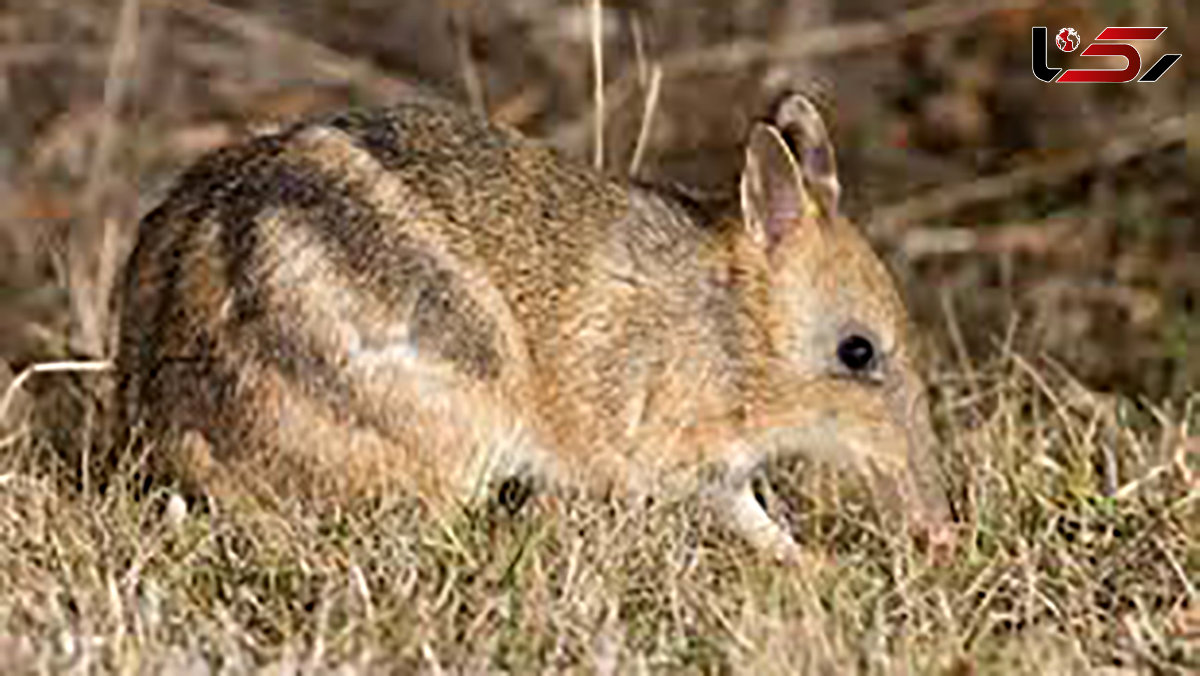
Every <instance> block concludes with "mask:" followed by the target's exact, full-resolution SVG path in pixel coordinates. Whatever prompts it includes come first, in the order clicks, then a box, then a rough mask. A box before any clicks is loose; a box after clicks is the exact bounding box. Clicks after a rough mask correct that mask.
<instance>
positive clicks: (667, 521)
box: [0, 355, 1200, 674]
mask: <svg viewBox="0 0 1200 676" xmlns="http://www.w3.org/2000/svg"><path fill="white" fill-rule="evenodd" d="M972 373H973V376H972V377H971V378H966V377H964V376H962V375H961V374H953V373H951V374H948V375H946V376H944V377H943V378H941V380H940V382H939V384H938V386H937V387H938V393H939V395H940V399H939V404H938V407H937V410H938V418H939V423H940V425H941V427H942V429H943V437H944V438H945V440H946V444H945V449H944V454H943V465H944V468H945V470H946V472H947V475H948V477H949V483H950V484H951V485H952V486H953V494H954V495H955V501H956V507H957V508H958V510H959V511H960V513H961V515H962V516H963V518H964V521H965V524H964V538H963V545H962V546H961V547H960V548H959V550H958V551H957V552H956V554H955V556H954V558H953V560H952V561H949V562H943V563H941V564H940V565H939V564H937V563H935V562H931V561H929V560H927V559H926V557H925V556H924V555H923V554H922V553H921V552H920V551H918V550H915V549H914V548H913V547H912V546H911V545H910V543H909V542H908V541H907V539H906V538H903V537H898V536H895V535H893V534H891V531H890V530H889V529H888V528H887V527H886V525H885V524H883V523H882V522H881V521H880V519H879V518H878V517H877V516H876V515H875V514H874V513H873V511H872V509H871V507H870V503H869V501H865V500H862V499H860V496H859V495H858V494H857V493H856V492H855V488H854V486H853V483H852V482H835V481H831V478H833V477H831V476H830V474H829V473H828V472H827V471H825V470H823V469H822V468H816V467H804V466H791V467H778V468H774V471H773V472H772V476H771V479H772V483H773V486H774V489H775V494H776V495H778V496H779V497H780V500H781V502H782V503H783V504H784V505H786V510H785V511H786V512H787V513H788V516H789V518H790V521H791V525H792V528H793V529H794V531H795V532H796V533H797V535H798V536H799V537H801V538H802V539H803V541H804V542H805V543H806V546H807V547H808V548H809V549H810V550H811V551H812V552H813V553H814V554H816V556H815V557H814V560H815V561H817V563H816V564H815V565H813V566H812V567H810V568H806V569H787V568H780V567H778V566H776V565H773V564H770V563H767V562H764V561H762V560H760V559H756V558H755V557H754V555H753V554H752V553H751V552H749V551H748V550H747V549H745V548H744V547H743V546H742V545H741V544H740V543H739V542H737V541H736V539H734V538H732V537H730V536H729V535H727V534H726V533H725V532H723V531H722V530H721V529H720V528H719V527H718V526H717V525H716V524H714V523H711V515H710V514H708V513H706V511H705V510H704V509H702V508H701V507H699V506H698V505H697V504H696V503H695V502H693V501H683V502H676V503H658V504H651V505H628V504H621V503H619V502H615V501H610V500H603V499H600V498H594V497H593V498H589V497H584V496H570V495H546V496H540V497H538V498H537V499H535V500H534V501H532V502H531V503H530V504H528V505H526V507H525V508H524V509H523V510H522V511H521V512H520V513H518V514H516V515H509V514H506V513H498V512H488V511H486V510H476V511H466V512H464V513H463V514H462V515H461V517H460V518H458V519H456V520H455V521H453V522H449V523H439V522H436V521H431V520H428V519H426V518H423V516H422V514H421V512H420V509H419V507H417V506H415V505H414V504H412V501H411V500H410V499H408V498H406V497H405V496H395V497H394V499H392V500H388V501H380V502H376V503H372V504H364V505H358V506H356V507H354V508H353V509H351V510H349V511H340V512H333V513H330V512H314V511H313V510H311V509H307V508H306V507H305V506H304V505H301V504H279V505H274V506H270V507H267V506H263V505H238V504H207V505H206V504H202V503H197V504H194V505H192V506H191V508H190V509H189V510H187V511H186V512H185V511H183V510H181V509H180V508H181V506H182V501H181V500H180V499H179V498H177V497H175V498H172V497H171V493H170V492H169V491H167V490H163V491H160V492H158V493H154V494H152V495H149V496H142V497H140V498H139V497H137V496H136V495H135V492H134V491H133V490H131V489H130V487H129V485H128V484H126V483H123V482H120V481H118V482H116V483H114V484H113V485H112V486H110V487H109V489H108V490H107V491H104V492H99V491H97V490H95V489H88V490H86V491H81V490H79V489H78V488H73V487H72V485H73V484H74V480H75V472H74V470H73V468H72V467H70V466H68V465H67V464H64V463H63V462H62V461H61V456H60V455H58V454H55V453H52V452H50V451H49V450H48V449H47V448H46V447H45V443H44V442H40V441H39V439H40V434H39V431H38V429H37V428H36V426H35V427H34V428H33V429H32V430H31V433H30V434H28V435H25V436H22V437H20V439H19V441H18V442H16V445H15V446H14V447H12V448H9V449H7V451H6V452H5V453H4V454H3V456H0V541H2V542H3V543H4V546H3V547H2V548H0V589H2V590H4V591H3V592H2V593H0V637H2V638H0V655H2V656H3V657H0V671H4V672H13V673H20V672H29V673H34V672H59V671H80V672H88V671H104V672H110V671H111V672H121V673H134V672H146V671H149V672H163V671H166V672H187V673H207V672H208V671H209V670H220V671H224V672H229V673H244V672H250V671H259V670H265V671H268V672H275V673H285V672H287V673H292V672H296V671H297V670H299V671H304V672H308V673H322V672H326V671H338V670H342V671H349V672H359V671H365V672H377V671H385V672H392V671H397V672H412V671H426V672H430V673H442V672H449V671H467V672H479V671H495V670H503V671H513V672H520V673H527V672H534V671H546V670H552V671H559V670H568V671H584V672H596V673H615V672H621V673H625V672H640V671H677V670H685V671H703V672H736V673H846V672H850V671H860V672H865V673H881V674H887V673H952V674H969V673H1094V670H1095V669H1097V668H1100V667H1104V668H1108V669H1110V670H1114V669H1115V670H1116V671H1115V672H1111V671H1110V673H1117V672H1122V671H1125V670H1128V671H1130V672H1146V671H1148V672H1155V673H1184V672H1185V671H1187V670H1188V669H1195V668H1198V667H1200V650H1198V643H1200V633H1198V632H1200V615H1198V612H1200V611H1198V606H1197V603H1198V599H1197V598H1196V585H1197V579H1198V573H1200V550H1197V548H1196V547H1195V545H1194V543H1195V542H1196V539H1197V537H1198V536H1200V532H1198V531H1200V519H1198V518H1197V495H1198V494H1200V484H1198V483H1197V480H1196V474H1195V472H1196V471H1197V469H1198V468H1197V466H1196V464H1197V463H1196V457H1195V453H1194V445H1195V440H1194V439H1193V440H1192V441H1191V444H1192V445H1193V446H1192V448H1193V453H1192V455H1191V457H1189V456H1188V454H1187V449H1188V446H1187V445H1186V444H1187V443H1188V442H1187V441H1186V436H1185V434H1184V433H1186V432H1189V431H1190V432H1192V433H1193V434H1194V432H1195V429H1196V424H1197V411H1196V410H1194V409H1190V408H1189V409H1188V410H1186V411H1182V412H1176V413H1175V414H1174V415H1172V413H1171V412H1170V411H1166V410H1157V409H1154V408H1153V407H1148V406H1144V405H1139V404H1138V403H1137V402H1132V401H1126V400H1121V399H1117V398H1111V397H1104V396H1101V395H1097V394H1094V393H1091V392H1088V391H1086V390H1084V389H1083V388H1082V387H1081V386H1080V385H1078V383H1076V382H1074V381H1073V380H1072V379H1070V378H1069V377H1068V376H1066V375H1064V374H1063V373H1061V371H1059V370H1058V369H1056V368H1055V367H1053V365H1037V366H1034V365H1030V364H1029V363H1028V362H1026V361H1025V360H1023V359H1021V358H1020V357H1018V356H1015V355H1010V356H1008V357H1006V358H1004V359H1001V360H998V361H997V363H995V364H992V365H990V366H989V367H987V368H973V369H972ZM1196 401H1200V398H1193V399H1192V405H1193V406H1194V404H1195V402H1196ZM1113 463H1115V465H1114V464H1113ZM135 465H136V461H134V460H131V461H130V463H129V466H128V468H127V469H126V470H125V471H124V473H123V474H122V475H123V476H126V477H132V475H133V471H134V469H135ZM1106 477H1108V478H1107V479H1106ZM1114 479H1115V483H1114V482H1113V480H1114ZM1106 483H1112V485H1110V486H1108V489H1107V490H1106V488H1105V484H1106Z"/></svg>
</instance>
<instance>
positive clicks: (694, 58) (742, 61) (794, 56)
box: [552, 0, 1043, 148]
mask: <svg viewBox="0 0 1200 676" xmlns="http://www.w3.org/2000/svg"><path fill="white" fill-rule="evenodd" d="M1041 4H1043V0H991V1H990V2H978V3H973V4H967V3H962V2H956V1H955V0H949V1H947V2H939V3H937V4H934V5H929V6H926V7H922V8H919V9H914V10H909V11H906V12H899V13H898V14H896V15H894V16H892V17H890V18H887V19H882V20H878V21H863V22H859V23H853V24H843V25H840V26H830V27H826V28H818V29H815V30H812V31H807V32H805V33H801V34H799V35H796V36H795V37H794V38H793V39H789V40H787V41H786V42H783V43H778V44H772V43H768V42H764V41H762V40H760V39H757V38H753V39H743V40H734V41H731V42H726V43H724V44H719V45H715V46H712V47H705V48H702V49H698V50H693V51H688V52H681V53H678V54H675V55H673V56H670V57H668V58H665V59H664V60H663V61H662V64H661V65H662V69H663V76H664V77H667V78H673V79H679V78H683V77H686V76H690V75H698V74H703V73H710V72H730V71H741V70H745V69H747V68H749V67H751V66H754V65H756V64H758V63H762V62H765V61H795V60H801V59H810V58H814V57H818V56H831V55H833V54H844V53H846V52H853V51H858V50H863V49H870V48H872V47H879V46H881V45H887V44H891V43H893V42H895V41H897V40H899V39H902V38H905V37H908V36H912V35H918V34H922V33H928V32H932V31H936V30H941V29H945V28H952V27H954V26H961V25H964V24H968V23H972V22H974V21H977V20H979V19H981V18H983V17H986V16H988V15H990V14H993V13H995V12H999V11H1005V10H1016V9H1023V8H1029V7H1036V6H1039V5H1041ZM638 82H639V75H638V73H637V71H636V69H634V70H633V71H632V72H626V73H624V74H622V75H621V77H619V78H617V79H616V80H615V81H613V82H612V83H610V84H609V85H608V86H607V87H605V88H604V93H603V97H604V98H605V100H607V101H608V102H609V103H610V104H612V105H611V106H610V108H611V109H613V110H615V109H619V108H620V104H621V103H623V102H625V101H628V100H629V99H630V97H632V96H633V95H634V93H635V92H636V91H637V86H638ZM595 117H596V111H595V109H593V110H590V111H587V112H586V113H585V114H584V116H583V117H581V118H580V119H578V120H575V121H573V122H571V123H568V124H565V125H563V126H562V127H561V128H560V129H559V130H558V132H557V133H555V134H554V136H553V137H552V140H553V141H554V143H555V144H556V145H559V146H561V147H572V148H574V147H579V145H580V144H581V143H582V142H583V141H584V139H585V138H586V135H587V133H588V132H589V130H593V129H595V128H596V127H597V126H600V125H602V124H603V122H602V121H601V122H597V121H596V119H595Z"/></svg>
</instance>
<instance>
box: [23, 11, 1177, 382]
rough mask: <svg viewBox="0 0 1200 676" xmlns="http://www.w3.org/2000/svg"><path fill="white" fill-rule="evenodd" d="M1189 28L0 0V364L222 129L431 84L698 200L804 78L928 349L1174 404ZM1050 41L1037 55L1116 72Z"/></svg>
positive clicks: (222, 139) (232, 135) (103, 319)
mask: <svg viewBox="0 0 1200 676" xmlns="http://www.w3.org/2000/svg"><path fill="white" fill-rule="evenodd" d="M1197 23H1198V22H1197V19H1196V14H1195V12H1192V17H1191V18H1190V19H1189V17H1188V12H1187V11H1186V3H1185V0H1137V1H1133V0H1079V1H1075V2H1050V1H1045V2H1038V1H1030V0H1026V1H986V0H985V1H981V2H961V1H951V2H943V1H940V0H923V1H921V2H911V1H892V2H884V1H883V0H843V1H841V2H836V3H835V2H832V0H810V1H798V0H789V1H786V2H785V1H781V0H740V1H739V2H723V1H722V2H717V1H713V0H692V1H690V2H678V1H677V2H666V1H665V0H604V2H602V3H601V2H589V0H505V1H503V2H499V1H488V2H484V1H482V0H476V1H473V2H472V1H470V0H440V1H439V0H390V1H388V0H341V1H334V0H304V1H302V2H297V1H295V0H291V1H287V0H221V1H217V0H0V371H3V370H5V369H6V368H7V369H10V370H12V371H16V370H19V369H21V368H22V367H23V366H25V365H28V364H30V363H33V362H37V361H45V360H53V359H62V358H69V357H74V358H103V357H106V356H108V355H109V344H110V340H111V337H110V335H109V332H108V330H107V326H108V317H107V311H106V308H107V296H108V290H109V289H110V288H111V286H112V284H113V280H114V278H116V277H117V276H119V269H120V265H121V263H122V261H123V259H124V256H125V255H126V254H127V252H128V250H129V248H130V247H131V245H132V239H133V235H134V233H135V229H136V223H137V220H138V218H139V216H140V215H142V214H144V213H145V212H146V211H147V210H148V209H150V208H152V207H153V206H154V205H155V204H156V203H157V202H158V201H159V200H160V199H161V198H162V197H163V195H164V193H165V191H166V190H167V189H168V188H169V187H170V185H171V182H172V180H173V179H174V178H175V177H176V176H177V175H178V174H179V172H180V171H181V170H182V169H183V168H184V167H186V166H187V165H188V164H189V163H190V162H192V161H193V160H195V159H196V158H197V156H199V155H200V154H202V153H205V152H207V151H210V150H212V149H214V148H217V147H219V146H222V145H224V144H227V143H230V142H233V141H235V140H237V139H239V138H242V137H245V136H246V135H249V134H253V133H260V132H263V131H269V130H271V129H274V128H277V127H278V126H279V125H281V124H285V123H287V122H288V121H291V120H295V119H297V118H299V117H302V116H305V115H310V114H316V113H320V112H323V111H328V110H332V109H337V108H343V107H346V106H364V105H380V104H387V103H389V102H393V101H397V100H400V99H403V98H404V97H406V96H413V95H418V94H420V95H427V94H434V95H438V96H443V97H447V98H451V99H454V100H457V101H460V102H462V103H463V104H464V105H467V106H472V107H474V108H476V109H478V110H483V111H486V112H487V113H488V114H489V115H491V116H492V117H493V118H495V119H498V120H501V121H504V122H506V123H508V124H511V125H515V126H516V127H519V128H520V129H522V130H524V131H525V132H527V133H528V134H529V135H531V136H535V137H539V138H544V139H547V140H548V141H549V142H551V143H553V144H555V145H557V146H559V147H561V148H562V149H564V150H565V151H566V152H568V153H570V154H571V155H574V156H577V157H579V158H580V159H581V160H582V161H585V162H593V161H595V159H596V158H597V154H598V151H597V143H596V139H597V134H598V133H599V132H602V137H603V144H602V149H601V151H600V153H599V154H600V155H601V156H602V159H603V163H604V166H605V167H606V168H607V169H608V170H609V171H611V172H614V173H617V174H626V173H633V174H635V175H636V176H637V177H638V178H639V179H645V180H652V181H670V182H679V183H683V184H686V185H688V186H692V187H693V188H694V190H695V191H696V192H697V193H698V194H701V195H703V194H711V195H720V194H723V193H729V192H730V191H732V189H733V188H734V185H735V180H736V176H737V173H738V170H739V168H740V160H741V157H740V151H739V143H740V141H741V139H742V138H743V135H744V134H745V132H746V130H747V128H748V126H749V124H750V123H751V122H752V121H753V120H754V119H755V117H757V116H761V115H762V114H763V113H764V112H765V111H766V107H767V105H768V104H769V102H770V101H771V100H772V98H774V97H775V96H776V95H777V94H778V93H779V92H781V91H783V90H785V89H804V90H808V91H811V92H814V93H815V94H816V95H817V96H818V97H819V98H820V99H821V100H822V101H824V102H825V103H826V104H827V112H828V113H829V116H830V120H831V124H832V126H833V127H834V131H835V135H836V137H837V144H838V149H839V158H838V160H839V169H840V173H841V179H842V185H843V187H844V190H845V194H846V201H845V211H846V212H847V213H848V214H849V215H851V216H852V217H853V218H855V219H856V220H857V221H858V222H859V223H861V224H862V225H863V226H864V227H865V228H867V230H868V232H869V234H870V236H871V237H872V239H873V240H874V241H875V242H876V244H877V245H878V246H879V247H880V248H881V249H882V250H883V251H884V252H885V253H886V254H887V256H888V258H889V259H890V262H891V263H892V267H893V269H894V270H895V271H896V272H897V274H898V275H899V276H900V277H901V279H902V281H903V282H904V286H905V288H906V290H907V292H908V294H909V298H910V301H911V302H912V303H913V305H914V312H915V314H916V317H917V319H918V321H919V322H920V323H921V324H923V325H924V326H926V327H927V328H928V329H929V333H930V335H931V336H933V338H934V341H935V344H936V346H937V347H939V348H940V349H939V350H938V352H939V353H940V354H945V355H955V356H956V358H957V360H959V363H969V361H973V360H978V359H986V358H987V357H988V355H989V354H995V353H996V352H998V351H999V350H1001V349H1003V348H1004V346H1013V347H1015V348H1016V349H1018V350H1020V351H1022V352H1023V353H1025V354H1027V355H1031V356H1032V357H1035V358H1037V359H1045V360H1050V361H1053V362H1057V363H1059V364H1062V365H1063V366H1065V367H1066V368H1067V369H1068V370H1069V371H1070V372H1071V373H1073V374H1074V375H1075V376H1076V377H1077V378H1079V380H1080V381H1081V382H1082V383H1084V384H1085V385H1086V386H1087V387H1088V388H1090V389H1096V390H1102V391H1119V392H1122V393H1125V394H1131V395H1135V396H1140V397H1145V398H1146V399H1149V400H1153V401H1161V400H1164V399H1171V400H1179V399H1182V398H1183V397H1185V396H1186V395H1187V393H1189V392H1191V391H1193V390H1195V389H1196V388H1197V384H1198V383H1200V354H1197V350H1196V349H1194V346H1195V345H1197V344H1198V339H1200V307H1198V304H1200V226H1198V225H1197V223H1196V220H1195V214H1196V213H1197V209H1196V206H1197V204H1196V198H1195V194H1194V190H1193V187H1194V186H1195V185H1196V183H1197V178H1198V169H1197V163H1196V162H1195V158H1194V157H1190V158H1189V157H1188V155H1189V152H1188V151H1186V147H1187V143H1186V139H1187V138H1188V137H1189V136H1190V138H1191V140H1192V142H1193V143H1195V142H1196V140H1197V134H1198V130H1197V125H1198V121H1197V118H1196V116H1195V115H1192V116H1191V120H1190V121H1188V118H1187V117H1186V111H1187V104H1188V99H1187V77H1186V68H1187V64H1188V61H1189V59H1190V58H1194V56H1193V55H1195V54H1197V53H1198V51H1197V45H1196V37H1195V36H1196V35H1198V34H1200V30H1197V29H1198V28H1200V26H1197ZM1033 26H1047V27H1048V29H1049V31H1050V34H1051V36H1053V34H1054V33H1055V32H1057V30H1058V29H1060V28H1061V27H1068V26H1069V27H1074V28H1076V29H1077V30H1078V32H1079V34H1080V36H1081V37H1082V38H1083V41H1084V43H1085V44H1087V43H1088V42H1090V41H1091V40H1092V39H1093V38H1094V36H1095V35H1097V34H1098V33H1099V31H1100V30H1101V29H1102V28H1104V27H1105V26H1167V27H1168V30H1167V31H1166V33H1165V34H1164V35H1163V36H1162V37H1161V38H1160V39H1158V40H1157V41H1154V42H1139V43H1137V47H1138V48H1139V50H1140V53H1141V55H1142V63H1143V71H1144V70H1146V69H1148V68H1149V67H1150V65H1151V64H1152V63H1154V62H1155V61H1156V60H1157V59H1158V57H1159V56H1160V55H1162V54H1164V53H1183V55H1184V57H1183V59H1181V60H1180V61H1179V62H1178V63H1176V65H1175V66H1174V67H1173V68H1172V69H1171V70H1170V71H1168V72H1167V73H1166V74H1165V75H1164V76H1163V77H1162V78H1161V79H1160V80H1159V81H1158V82H1157V83H1154V84H1139V83H1129V84H1081V85H1068V84H1046V83H1043V82H1041V81H1039V80H1037V79H1036V78H1035V77H1034V76H1033V74H1032V72H1031V27H1033ZM597 36H598V37H599V43H598V44H600V45H601V46H602V51H603V54H602V62H603V83H604V87H603V90H602V92H601V95H600V96H598V95H597V92H596V90H595V86H594V85H595V82H596V80H595V70H594V67H593V63H594V61H595V51H594V46H595V45H596V44H597V42H596V40H595V38H596V37H597ZM1079 51H1081V50H1076V52H1075V53H1074V54H1064V53H1062V52H1061V51H1059V50H1058V49H1057V48H1055V47H1054V45H1053V44H1051V45H1050V48H1049V61H1050V65H1051V66H1057V67H1099V68H1120V67H1121V66H1122V65H1123V64H1122V63H1121V59H1119V58H1115V59H1108V58H1095V57H1080V56H1079V54H1078V52H1079ZM601 100H602V104H603V115H601V116H599V119H597V110H599V109H600V108H599V107H598V103H599V102H600V101H601ZM1194 147H1195V146H1193V148H1194ZM5 365H7V366H5Z"/></svg>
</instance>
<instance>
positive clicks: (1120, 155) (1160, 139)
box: [868, 115, 1187, 239]
mask: <svg viewBox="0 0 1200 676" xmlns="http://www.w3.org/2000/svg"><path fill="white" fill-rule="evenodd" d="M1186 123H1187V116H1186V115H1176V116H1174V117H1169V118H1167V119H1165V120H1160V121H1158V122H1156V123H1153V124H1151V125H1148V126H1149V128H1148V129H1147V125H1146V124H1145V122H1144V121H1140V120H1139V119H1129V120H1123V121H1122V122H1121V123H1120V124H1117V125H1113V126H1114V127H1117V128H1125V129H1129V128H1141V129H1142V131H1140V132H1134V133H1131V134H1127V135H1124V136H1118V137H1116V138H1114V139H1112V140H1110V141H1109V142H1107V143H1105V144H1104V145H1103V146H1101V147H1100V148H1099V149H1083V150H1079V151H1076V152H1073V153H1071V154H1068V155H1066V156H1064V157H1062V158H1060V159H1057V160H1054V161H1051V162H1046V163H1043V164H1037V165H1033V166H1027V167H1020V168H1018V169H1015V170H1013V171H1011V172H1008V173H1006V174H1000V175H998V176H984V177H983V178H977V179H974V180H971V181H966V182H963V183H957V184H954V185H948V186H945V187H942V188H937V189H934V190H930V191H929V192H926V193H923V194H921V195H917V196H915V197H912V198H910V199H907V200H904V201H903V202H900V203H899V204H895V205H892V206H889V207H884V208H883V209H879V210H877V211H876V212H875V213H874V214H872V216H871V225H870V226H869V227H868V230H869V231H870V232H871V234H872V235H875V236H878V237H881V238H884V239H889V238H895V237H898V236H899V233H900V231H902V230H903V229H904V227H905V225H906V224H908V223H916V222H921V221H925V220H928V219H930V218H933V217H936V216H943V215H945V214H948V213H953V212H954V211H956V210H958V209H961V208H963V207H965V206H968V205H971V204H976V203H979V202H986V201H988V200H994V199H999V198H1002V197H1007V196H1009V195H1013V194H1017V193H1020V192H1022V191H1024V190H1027V189H1029V188H1031V187H1033V186H1037V185H1046V184H1050V183H1057V182H1061V181H1066V180H1069V179H1071V178H1074V177H1075V176H1077V175H1079V174H1081V173H1083V172H1085V171H1088V170H1090V169H1092V168H1094V167H1097V166H1101V167H1103V166H1114V165H1118V164H1122V163H1124V162H1127V161H1129V160H1131V159H1133V158H1135V157H1140V156H1142V155H1148V154H1150V153H1153V152H1156V151H1158V150H1160V149H1162V148H1165V147H1167V146H1170V145H1174V144H1176V143H1182V142H1183V141H1184V139H1185V136H1186V134H1187V129H1186V127H1187V124H1186Z"/></svg>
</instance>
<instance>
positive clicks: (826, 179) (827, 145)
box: [772, 94, 841, 218]
mask: <svg viewBox="0 0 1200 676" xmlns="http://www.w3.org/2000/svg"><path fill="white" fill-rule="evenodd" d="M772 117H773V122H774V125H775V127H776V128H778V129H779V133H780V134H781V135H782V136H783V139H784V141H785V142H786V143H787V145H788V148H789V149H790V150H791V151H792V153H793V155H794V156H795V158H796V164H797V165H798V166H799V168H800V173H801V175H802V176H803V180H804V184H805V187H806V188H807V189H808V194H809V195H810V196H811V199H813V200H814V201H815V202H816V206H817V207H818V208H819V209H820V210H821V212H822V213H823V214H824V216H825V217H826V218H833V217H834V216H835V215H836V214H837V210H838V198H839V196H840V193H841V184H840V183H839V182H838V177H837V161H836V159H835V157H834V153H833V142H832V141H831V140H830V139H829V131H828V129H827V128H826V126H825V122H824V120H822V119H821V113H820V112H818V110H817V107H816V106H815V105H813V103H812V101H810V100H809V99H808V98H807V97H805V96H803V95H800V94H790V95H788V96H785V97H784V98H782V99H780V101H779V103H777V104H776V106H775V110H774V113H773V116H772Z"/></svg>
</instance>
